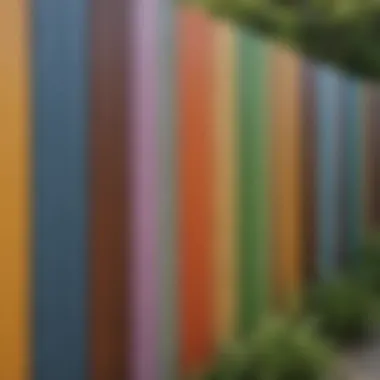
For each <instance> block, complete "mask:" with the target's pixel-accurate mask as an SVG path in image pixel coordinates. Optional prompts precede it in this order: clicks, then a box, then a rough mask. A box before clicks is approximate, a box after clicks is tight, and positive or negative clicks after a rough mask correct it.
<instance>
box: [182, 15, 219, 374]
mask: <svg viewBox="0 0 380 380" xmlns="http://www.w3.org/2000/svg"><path fill="white" fill-rule="evenodd" d="M178 22H179V25H178V31H177V34H178V38H179V40H178V45H177V46H178V70H179V72H178V75H179V78H178V86H179V90H178V91H179V92H178V101H179V104H178V112H179V114H178V128H179V130H178V133H179V136H178V139H179V142H178V144H179V145H178V149H179V156H178V157H179V158H178V159H179V168H178V173H179V194H178V196H179V200H178V202H179V210H178V212H179V214H178V218H179V239H180V240H179V253H178V254H179V275H180V296H179V300H180V301H179V310H180V342H181V343H180V344H181V347H180V362H181V368H182V370H183V371H184V372H192V371H195V370H198V367H200V366H202V365H204V363H205V361H207V360H208V359H209V358H211V356H212V354H213V352H214V351H213V347H214V336H213V335H214V334H213V331H214V327H213V323H214V316H213V309H214V308H213V299H214V298H213V292H212V289H213V283H214V279H213V278H212V272H213V265H214V262H213V258H212V241H213V239H212V219H213V216H212V209H213V206H212V204H213V203H212V198H213V192H212V183H213V177H214V171H213V170H214V166H213V162H212V128H213V113H212V111H211V110H212V109H213V106H214V100H213V94H214V90H213V45H212V39H213V25H212V22H211V20H210V19H208V18H207V17H206V16H205V15H204V14H203V13H202V12H201V11H198V10H185V11H183V12H181V13H180V15H179V19H178Z"/></svg>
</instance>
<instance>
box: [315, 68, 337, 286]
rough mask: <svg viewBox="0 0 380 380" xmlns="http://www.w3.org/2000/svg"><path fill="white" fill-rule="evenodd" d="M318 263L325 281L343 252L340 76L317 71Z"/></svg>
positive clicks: (324, 69) (335, 267)
mask: <svg viewBox="0 0 380 380" xmlns="http://www.w3.org/2000/svg"><path fill="white" fill-rule="evenodd" d="M316 91H317V96H316V97H317V118H318V120H317V260H318V272H319V276H320V277H321V278H322V279H327V278H329V277H331V276H332V275H333V274H334V272H335V270H336V269H337V265H338V249H339V226H338V223H339V217H338V210H339V207H338V194H339V175H338V174H339V173H338V171H339V156H338V150H339V76H338V74H337V73H336V72H335V71H333V70H332V69H330V68H328V67H320V68H319V69H318V70H317V83H316Z"/></svg>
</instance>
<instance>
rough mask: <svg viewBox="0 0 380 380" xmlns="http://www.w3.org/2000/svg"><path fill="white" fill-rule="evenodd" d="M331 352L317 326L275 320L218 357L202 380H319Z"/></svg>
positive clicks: (327, 364)
mask: <svg viewBox="0 0 380 380" xmlns="http://www.w3.org/2000/svg"><path fill="white" fill-rule="evenodd" d="M331 359H332V350H331V349H330V347H329V346H328V345H327V344H326V343H325V342H324V341H323V340H322V339H321V338H320V336H319V335H318V333H317V330H316V329H315V327H314V326H313V325H312V324H310V323H306V322H301V323H300V322H296V321H294V320H292V319H288V318H282V317H275V318H272V317H271V318H267V319H265V320H263V322H262V323H260V324H259V326H258V328H257V331H256V332H255V333H254V335H253V336H252V338H251V339H249V340H248V341H246V342H245V343H244V344H242V345H240V346H234V347H233V348H232V349H230V350H229V351H226V352H224V353H223V354H221V355H220V356H219V358H218V360H217V361H216V363H215V366H214V367H213V368H212V369H211V370H210V371H209V372H208V373H207V374H206V375H205V376H204V377H202V378H201V379H202V380H320V379H322V378H323V376H324V375H326V373H327V371H328V369H329V366H330V363H331Z"/></svg>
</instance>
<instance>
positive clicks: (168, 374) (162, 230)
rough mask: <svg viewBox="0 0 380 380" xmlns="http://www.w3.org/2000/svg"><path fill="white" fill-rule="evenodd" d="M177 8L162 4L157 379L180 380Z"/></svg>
mask: <svg viewBox="0 0 380 380" xmlns="http://www.w3.org/2000/svg"><path fill="white" fill-rule="evenodd" d="M174 18H175V11H174V5H173V3H172V1H171V0H160V4H159V30H158V32H159V49H160V51H162V52H163V53H161V54H159V55H158V64H159V75H158V76H159V82H158V85H159V88H158V92H157V94H158V101H159V110H158V112H159V136H158V138H159V183H158V186H159V188H158V191H159V215H158V218H159V219H158V226H159V239H160V240H159V272H160V286H159V289H160V295H159V300H160V301H159V302H160V308H159V313H160V320H159V359H158V362H159V372H158V379H163V380H164V379H165V380H177V379H178V377H179V373H178V371H179V368H178V359H179V357H178V354H179V353H178V294H179V292H178V284H179V278H178V268H177V264H178V257H177V253H178V241H177V240H178V239H177V229H178V228H177V218H178V217H177V187H178V179H177V165H178V161H177V154H178V152H177V128H176V126H177V101H176V90H175V79H176V72H177V65H176V63H177V59H176V50H175V45H174V44H175V35H174V21H175V19H174Z"/></svg>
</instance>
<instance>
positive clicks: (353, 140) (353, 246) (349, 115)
mask: <svg viewBox="0 0 380 380" xmlns="http://www.w3.org/2000/svg"><path fill="white" fill-rule="evenodd" d="M344 96H345V108H346V122H347V133H346V139H345V143H346V160H347V166H346V181H347V182H346V186H347V205H348V209H347V255H348V258H347V259H348V264H349V265H350V266H355V265H356V264H357V263H358V262H360V257H358V249H359V248H360V247H361V244H362V243H363V237H364V236H363V234H364V207H363V206H364V190H365V188H364V184H365V175H364V155H363V153H364V151H365V150H364V149H365V146H364V128H363V125H364V124H363V121H364V104H363V103H364V102H363V88H362V86H361V84H360V82H359V80H358V79H355V78H349V79H348V81H347V85H346V92H345V95H344Z"/></svg>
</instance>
